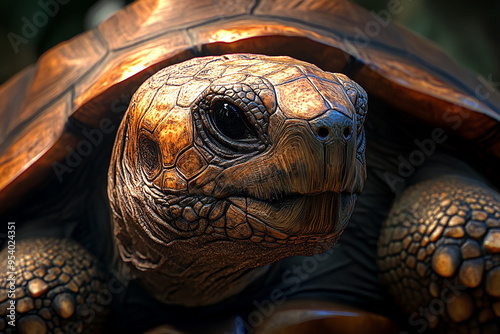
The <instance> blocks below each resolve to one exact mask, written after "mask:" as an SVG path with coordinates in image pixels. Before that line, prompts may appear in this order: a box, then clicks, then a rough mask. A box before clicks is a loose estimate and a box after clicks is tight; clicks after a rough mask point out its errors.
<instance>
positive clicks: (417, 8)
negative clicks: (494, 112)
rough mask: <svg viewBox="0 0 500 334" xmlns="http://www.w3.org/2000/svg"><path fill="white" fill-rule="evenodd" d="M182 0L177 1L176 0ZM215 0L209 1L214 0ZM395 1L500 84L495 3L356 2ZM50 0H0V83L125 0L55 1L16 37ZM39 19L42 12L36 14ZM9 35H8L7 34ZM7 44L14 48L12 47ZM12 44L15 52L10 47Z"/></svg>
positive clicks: (406, 21) (431, 35)
mask: <svg viewBox="0 0 500 334" xmlns="http://www.w3.org/2000/svg"><path fill="white" fill-rule="evenodd" d="M179 1H182V0H179ZM214 1H215V0H214ZM395 1H396V2H398V3H400V5H401V6H402V8H403V10H402V11H401V13H400V14H398V15H394V16H393V18H394V19H395V21H396V22H398V23H399V24H402V25H404V26H407V27H408V28H409V29H410V30H413V31H414V32H416V33H417V34H420V35H423V36H425V37H427V38H428V39H430V40H432V41H434V42H435V43H437V44H439V45H440V46H441V47H442V48H444V49H445V50H446V51H447V52H448V53H449V54H450V55H452V57H453V58H455V59H456V60H457V61H458V62H460V63H462V64H463V65H465V66H467V67H468V68H469V69H471V70H472V71H474V72H476V73H478V74H481V75H482V76H483V77H485V78H486V79H489V80H490V81H492V82H493V83H494V84H495V85H496V86H497V88H499V86H500V63H499V60H500V21H499V19H498V16H499V14H500V2H499V1H494V0H478V1H475V2H474V3H473V2H469V1H463V0H462V1H431V0H356V1H355V2H357V3H359V4H360V5H362V6H364V7H365V8H367V9H368V10H371V11H373V12H375V13H378V12H379V11H382V10H386V9H387V8H388V5H389V3H391V2H392V3H394V2H395ZM51 2H52V3H54V2H55V0H18V1H14V0H0V50H1V52H0V83H2V82H4V81H5V80H7V79H8V78H10V77H11V76H13V75H14V74H15V73H16V72H18V71H20V70H21V69H23V68H24V67H26V66H27V65H29V64H31V63H34V62H35V61H36V59H37V58H38V57H39V56H40V55H41V54H42V53H43V52H44V51H46V50H47V49H49V48H51V47H52V46H54V45H56V44H57V43H59V42H61V41H64V40H67V39H69V38H71V37H73V36H75V35H77V34H78V33H80V32H82V31H84V30H86V29H88V28H89V27H92V26H93V25H95V24H96V23H97V22H98V21H99V20H100V19H102V18H103V17H105V16H106V14H108V13H110V12H112V11H113V10H116V9H118V8H119V7H121V6H124V5H125V4H127V3H129V2H131V1H130V0H99V1H95V0H57V2H56V3H58V4H59V3H65V4H59V5H58V8H57V10H56V9H55V7H54V6H48V7H47V8H48V9H49V11H52V12H53V13H54V14H53V15H47V16H46V17H48V19H47V22H46V24H45V25H40V26H42V27H41V28H38V27H36V26H35V29H37V31H36V32H35V33H34V34H33V37H31V38H28V39H26V40H20V39H16V38H17V37H15V36H14V34H15V35H17V36H19V37H21V38H22V36H23V31H22V29H23V26H25V25H26V23H25V22H26V20H28V21H30V22H33V19H34V15H35V16H36V15H37V13H39V12H40V9H41V6H42V5H41V3H46V4H48V3H51ZM37 19H38V20H41V21H43V17H42V16H38V17H37ZM9 33H10V34H9ZM13 43H14V44H17V47H13ZM16 48H17V50H16Z"/></svg>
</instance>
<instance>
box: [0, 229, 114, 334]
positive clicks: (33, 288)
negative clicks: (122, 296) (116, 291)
mask: <svg viewBox="0 0 500 334" xmlns="http://www.w3.org/2000/svg"><path fill="white" fill-rule="evenodd" d="M15 246H16V247H15V252H14V253H13V252H11V253H9V250H8V249H4V250H3V251H2V252H1V253H0V263H1V264H2V266H4V265H5V267H4V268H6V266H7V264H8V259H9V256H12V255H14V256H15V264H13V267H12V268H10V265H9V267H8V268H7V269H8V270H3V269H4V268H2V271H1V272H0V332H3V333H16V332H19V333H81V332H96V330H98V328H99V327H102V321H103V320H104V317H105V315H106V313H107V312H106V309H107V305H109V303H110V302H111V295H110V293H109V291H108V290H107V284H106V281H105V278H104V275H103V274H102V273H101V272H100V271H99V270H98V268H97V260H96V259H95V258H94V257H93V256H92V255H91V254H90V253H89V252H87V251H86V250H85V249H83V248H82V247H81V246H80V245H78V244H77V243H76V242H74V241H72V240H68V239H49V238H46V239H28V240H23V241H20V242H18V243H16V244H15ZM11 259H12V258H11ZM14 309H15V311H14ZM12 321H13V322H12ZM13 324H15V327H14V326H12V325H13Z"/></svg>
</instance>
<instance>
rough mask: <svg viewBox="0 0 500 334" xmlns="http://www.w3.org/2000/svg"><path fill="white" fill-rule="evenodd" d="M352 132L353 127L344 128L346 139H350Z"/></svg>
mask: <svg viewBox="0 0 500 334" xmlns="http://www.w3.org/2000/svg"><path fill="white" fill-rule="evenodd" d="M351 133H352V128H351V127H350V126H348V127H346V128H345V129H344V133H343V135H344V139H349V138H350V137H351Z"/></svg>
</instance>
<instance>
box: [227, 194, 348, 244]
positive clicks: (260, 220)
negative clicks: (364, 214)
mask: <svg viewBox="0 0 500 334" xmlns="http://www.w3.org/2000/svg"><path fill="white" fill-rule="evenodd" d="M356 198H357V195H356V194H354V193H350V192H339V193H337V192H332V191H327V192H321V193H315V194H288V195H286V196H283V197H281V198H279V199H275V200H261V199H257V198H252V197H247V198H246V199H245V201H242V199H241V198H236V197H229V198H228V200H229V201H230V202H231V203H232V204H234V205H235V206H237V207H238V208H239V209H241V210H242V211H243V212H245V213H246V215H247V221H248V223H249V224H250V225H251V226H252V228H253V229H254V230H259V229H261V228H262V226H265V227H266V228H267V229H270V230H271V231H269V230H266V232H274V233H271V234H273V236H274V234H278V235H279V234H282V235H283V238H285V236H287V237H288V238H287V239H290V237H296V238H297V239H303V238H307V237H311V236H324V237H327V238H330V237H333V236H336V235H338V234H339V233H341V232H342V231H343V229H344V228H345V226H346V225H347V223H348V221H349V218H350V216H351V214H352V211H353V210H354V206H355V202H356Z"/></svg>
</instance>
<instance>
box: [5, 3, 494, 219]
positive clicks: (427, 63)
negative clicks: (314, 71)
mask: <svg viewBox="0 0 500 334" xmlns="http://www.w3.org/2000/svg"><path fill="white" fill-rule="evenodd" d="M184 13H189V15H183V14H184ZM241 52H245V53H258V54H266V55H287V56H291V57H294V58H297V59H300V60H304V61H307V62H310V63H313V64H316V65H317V66H319V67H320V68H322V69H323V70H326V71H330V72H343V73H345V74H347V75H349V76H350V77H351V78H352V79H353V80H355V81H356V82H358V83H359V84H360V85H361V86H362V87H363V88H364V89H365V90H366V91H367V92H368V93H369V94H370V96H374V97H376V98H379V99H381V100H383V101H385V102H386V103H388V104H389V105H391V106H393V107H395V108H397V110H399V111H401V112H403V113H406V114H408V115H410V116H411V117H414V118H416V119H419V120H421V121H423V122H424V123H427V124H430V125H432V126H435V127H440V128H443V129H445V130H446V131H449V132H450V133H454V134H456V135H457V136H459V137H461V138H463V139H464V140H467V141H471V142H472V143H473V145H474V147H475V148H477V150H476V153H475V154H476V155H477V156H478V157H479V158H480V159H490V160H489V161H491V162H492V163H488V164H484V165H486V167H488V168H489V169H490V170H491V171H494V170H495V166H498V165H499V162H498V161H499V157H500V127H499V125H498V121H499V120H500V94H499V93H498V92H497V91H496V90H495V89H494V88H493V87H492V86H490V85H489V84H488V83H486V82H485V81H484V80H482V79H481V78H478V77H476V76H475V75H473V74H471V73H469V72H467V71H466V70H464V69H463V68H461V67H460V66H459V65H457V64H456V63H455V62H454V61H452V60H451V59H450V58H449V57H448V56H446V55H445V54H444V53H442V52H441V51H440V50H439V49H438V48H436V47H435V46H434V45H432V44H430V43H429V42H427V41H425V40H423V39H421V38H419V37H417V36H416V35H414V34H412V33H410V32H408V31H407V30H405V29H403V28H401V27H399V26H397V25H395V24H392V23H390V24H388V25H387V26H385V27H384V26H382V25H381V24H380V23H379V22H378V21H377V20H376V19H375V17H374V16H373V15H371V14H370V13H369V12H367V11H366V10H364V9H362V8H360V7H358V6H356V5H354V4H352V3H350V2H348V1H345V0H334V1H331V0H330V1H327V0H320V1H317V0H308V1H300V2H295V1H284V0H274V1H273V0H262V1H256V0H242V1H238V2H232V1H216V2H214V1H210V0H200V1H194V0H190V1H159V0H139V1H137V2H135V3H133V4H131V5H129V6H128V7H126V8H125V9H123V10H121V11H120V12H118V13H117V14H116V15H114V16H113V17H111V18H109V19H108V20H106V21H105V22H104V23H102V24H101V25H100V26H99V27H97V28H96V29H94V30H92V31H88V32H86V33H83V34H81V35H79V36H77V37H75V38H73V39H71V40H69V41H67V42H64V43H61V44H59V45H57V46H56V47H54V48H52V49H51V50H49V51H47V52H46V53H45V54H44V55H42V57H41V58H40V59H39V61H38V63H37V64H35V65H33V66H31V67H28V68H26V69H25V70H23V71H22V72H20V73H19V74H17V75H16V76H14V77H13V78H12V79H10V80H9V81H8V82H7V83H5V84H4V85H3V86H2V87H0V118H1V119H2V123H1V127H2V131H1V132H0V133H1V134H0V136H1V138H0V143H1V144H0V166H1V167H0V201H1V202H2V203H3V205H2V208H1V209H0V210H1V211H5V210H6V209H8V208H9V207H11V206H13V205H14V204H16V203H17V202H19V200H20V199H21V198H23V196H24V195H26V193H27V192H28V191H29V190H30V189H33V188H34V187H36V186H37V185H39V184H40V183H41V182H42V181H43V180H45V179H47V178H49V177H53V176H54V173H53V172H52V168H53V163H54V162H58V161H63V160H64V158H65V157H66V155H67V154H68V149H75V148H76V145H77V144H78V143H79V142H80V141H81V139H82V138H81V137H79V134H75V133H74V131H73V132H72V131H71V129H70V127H68V123H69V122H70V121H71V122H80V124H83V125H85V126H86V127H89V128H103V127H105V128H106V127H109V124H108V123H107V122H109V121H110V120H111V121H118V120H119V117H120V116H121V115H122V114H123V112H124V111H125V109H126V108H120V105H126V104H127V103H128V101H129V99H130V96H131V95H132V93H133V92H134V91H135V90H136V89H137V87H138V86H139V85H140V84H141V83H142V82H144V81H145V80H146V78H147V77H149V76H151V75H152V74H153V73H155V72H156V71H158V70H159V69H161V68H163V67H165V66H168V65H171V64H174V63H178V62H181V61H184V60H186V59H190V58H193V57H197V56H204V55H222V54H227V53H241ZM117 111H118V112H117ZM456 120H460V122H457V121H456ZM461 120H464V121H463V122H462V121H461ZM495 177H496V179H494V180H495V181H496V182H498V180H499V179H498V176H493V178H495Z"/></svg>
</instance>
